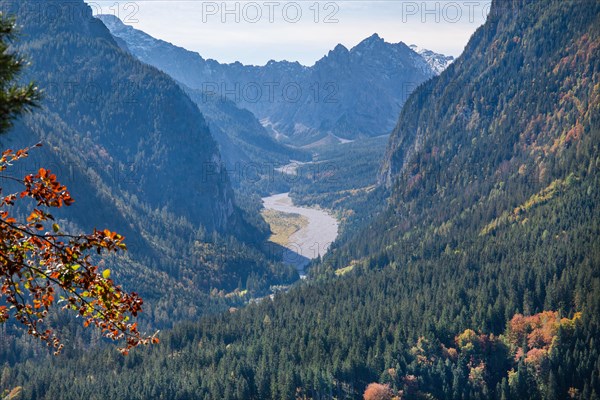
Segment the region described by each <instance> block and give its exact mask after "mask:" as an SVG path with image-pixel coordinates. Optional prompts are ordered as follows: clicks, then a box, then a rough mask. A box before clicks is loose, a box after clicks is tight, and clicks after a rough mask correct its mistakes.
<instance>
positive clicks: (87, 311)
mask: <svg viewBox="0 0 600 400" xmlns="http://www.w3.org/2000/svg"><path fill="white" fill-rule="evenodd" d="M14 29H15V25H14V21H13V20H12V19H8V18H6V17H4V16H3V15H2V14H1V13H0V133H5V132H6V131H7V130H8V129H9V128H10V127H11V126H12V122H13V120H14V119H15V118H16V117H18V116H19V115H21V114H23V113H24V112H27V111H30V110H31V109H32V108H33V107H35V106H36V104H37V101H38V100H39V98H40V93H39V90H38V89H37V87H36V86H35V85H34V84H33V83H30V84H27V85H25V86H21V85H19V84H18V83H16V79H17V77H18V75H19V73H20V71H21V70H22V68H23V66H24V65H25V61H24V60H23V59H22V58H20V57H18V56H17V55H15V54H14V53H12V52H11V51H10V42H11V41H12V39H13V38H14ZM39 146H40V145H36V146H34V147H39ZM29 152H30V149H29V148H25V149H21V150H17V151H13V150H6V151H4V152H3V153H2V155H1V156H0V174H2V175H1V176H0V177H1V178H3V179H4V180H7V181H11V182H13V183H15V184H17V185H18V186H19V187H20V189H18V190H17V191H16V192H14V193H4V190H5V188H3V187H0V323H5V322H7V321H9V320H10V319H11V318H14V319H15V320H16V321H18V322H20V323H22V324H23V325H24V326H25V327H26V328H27V330H28V333H29V334H31V335H32V336H35V337H38V338H40V339H41V340H43V341H45V342H46V343H48V345H51V346H53V347H54V348H55V350H56V352H57V353H58V352H60V350H61V349H62V348H63V345H62V344H61V343H60V340H59V338H58V337H56V335H55V334H54V333H53V331H52V330H51V329H48V328H46V329H44V327H43V326H44V321H45V319H46V317H47V316H48V313H49V312H50V310H51V309H52V308H53V307H55V306H60V307H62V309H65V310H70V311H72V312H74V313H75V314H76V315H78V316H79V317H81V318H82V319H83V321H84V322H83V324H84V326H86V327H87V326H89V325H93V326H96V327H97V328H99V329H100V331H101V332H102V334H103V336H105V337H106V338H109V339H112V340H119V341H124V342H125V344H124V345H123V346H122V347H121V348H120V350H121V352H123V353H124V354H127V352H128V351H129V350H130V349H131V348H133V347H135V346H138V345H140V344H149V343H157V342H158V338H156V335H154V336H144V335H142V334H141V333H140V332H139V331H138V328H137V324H136V323H135V322H132V321H131V318H132V317H136V316H137V315H138V313H140V312H141V311H142V304H143V301H142V299H141V298H140V297H139V296H138V295H137V294H136V293H134V292H132V293H127V292H126V291H124V290H123V289H122V287H120V286H117V285H116V284H115V283H114V282H113V280H112V279H111V278H110V270H108V269H104V270H100V269H99V267H98V266H97V264H95V263H94V259H93V258H92V254H94V253H96V256H95V257H96V258H98V256H100V255H102V254H107V253H108V254H110V253H116V252H119V251H125V250H126V246H125V243H124V238H123V236H121V235H119V234H117V233H115V232H112V231H110V230H94V232H93V233H91V234H82V235H70V234H67V233H65V232H63V231H62V230H61V228H60V226H59V225H58V224H57V223H56V222H55V219H54V217H53V216H52V214H51V212H50V210H52V209H58V208H61V207H65V206H70V205H71V204H72V203H73V202H74V200H73V199H72V198H71V195H70V194H69V191H68V190H67V188H66V187H65V186H64V185H62V184H61V183H60V182H59V181H58V180H57V177H56V176H55V175H54V174H52V173H51V171H48V170H46V169H44V168H40V169H39V170H38V171H37V173H35V174H29V175H27V176H25V177H24V178H22V179H21V178H18V177H14V176H11V175H7V174H6V173H7V171H8V170H9V169H10V167H11V166H12V165H13V164H14V163H15V162H18V161H19V160H22V159H24V158H26V157H28V156H29ZM17 202H20V204H19V205H20V208H19V211H22V210H23V209H27V210H30V211H28V216H27V218H26V220H25V221H19V220H18V218H17V217H16V215H17V213H16V212H13V211H14V209H15V205H16V204H17Z"/></svg>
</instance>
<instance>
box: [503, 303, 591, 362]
mask: <svg viewBox="0 0 600 400" xmlns="http://www.w3.org/2000/svg"><path fill="white" fill-rule="evenodd" d="M580 317H581V315H580V314H579V313H577V314H575V316H574V317H573V319H568V318H562V319H560V318H559V315H558V312H557V311H544V312H541V313H539V314H535V315H532V316H529V317H525V316H523V315H521V314H517V315H515V316H514V317H513V318H512V320H511V321H510V323H509V326H508V332H507V339H508V342H509V343H510V345H511V346H512V347H513V349H515V354H516V356H515V359H517V360H518V359H520V358H522V357H523V356H525V362H526V363H532V364H536V365H539V364H540V363H541V362H542V361H543V359H545V357H546V356H547V355H548V353H549V351H550V349H551V347H552V343H553V342H554V338H555V337H556V334H557V332H558V330H559V328H561V327H562V328H568V327H572V326H574V324H575V322H576V321H577V320H578V319H579V318H580ZM524 343H526V344H527V349H528V350H527V352H525V350H524V349H523V348H522V345H523V344H524Z"/></svg>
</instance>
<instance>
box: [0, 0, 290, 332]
mask: <svg viewBox="0 0 600 400" xmlns="http://www.w3.org/2000/svg"><path fill="white" fill-rule="evenodd" d="M1 5H2V6H3V10H5V11H6V12H8V13H9V14H12V15H14V16H15V18H16V21H17V24H18V26H19V30H20V33H19V36H18V37H17V39H16V40H15V42H14V49H15V51H18V52H19V53H20V54H23V55H24V56H25V57H26V58H27V59H28V60H29V61H30V65H29V66H28V67H27V68H26V69H25V75H24V77H23V79H24V80H27V81H29V80H34V81H35V82H37V85H38V86H39V87H40V88H41V90H42V92H43V99H42V101H41V107H40V108H39V109H37V110H35V112H34V113H32V114H31V115H29V116H26V117H25V118H23V119H22V120H21V121H20V123H18V124H17V126H16V127H15V129H14V130H13V131H11V132H9V133H8V134H6V135H3V136H2V137H0V143H1V145H2V148H13V149H16V148H21V147H24V146H26V145H32V144H35V143H37V142H41V143H42V144H43V147H42V148H41V149H36V151H34V152H32V154H31V157H30V159H29V161H28V164H25V166H24V167H23V166H20V168H22V170H21V172H22V173H23V175H25V173H26V172H30V170H33V169H35V168H37V167H40V166H44V167H45V168H48V169H50V170H52V171H53V172H54V173H56V174H57V175H58V177H59V179H61V181H62V182H64V183H65V184H66V185H67V186H68V187H69V189H70V190H71V193H72V195H73V198H74V199H75V204H74V205H73V206H72V207H71V208H70V209H69V210H68V211H67V212H65V213H59V214H58V215H57V216H58V217H59V218H60V219H61V224H62V225H64V226H71V227H73V230H75V231H79V230H91V229H93V228H99V229H104V228H107V227H110V228H111V229H113V230H116V231H118V232H119V233H121V234H123V235H124V236H125V237H126V243H127V244H128V246H129V252H128V254H127V256H125V258H120V259H110V260H107V262H108V263H111V264H115V268H113V269H114V272H115V274H116V275H115V276H116V277H117V278H118V279H119V280H120V281H121V282H124V283H125V286H126V287H131V288H133V287H135V288H136V290H137V291H139V292H140V293H141V294H142V295H143V296H144V297H145V298H146V300H147V302H146V311H147V312H146V313H145V314H144V318H146V319H147V320H148V321H153V322H155V323H157V324H158V325H159V326H162V325H171V324H172V323H173V322H175V321H177V320H178V319H182V318H189V317H193V316H197V315H201V314H204V313H206V312H213V311H215V310H216V309H219V310H222V309H226V307H224V301H223V299H219V298H216V297H214V296H212V298H211V296H209V293H210V292H211V290H214V292H215V293H218V292H219V291H221V290H223V291H224V293H227V292H231V291H233V290H235V289H238V288H239V289H240V290H242V289H245V288H246V283H247V281H248V279H250V281H251V282H252V283H253V285H252V286H253V288H254V289H255V290H258V291H263V292H264V291H265V290H267V289H268V287H269V285H270V284H272V283H277V284H278V283H283V282H290V281H292V280H294V279H295V272H294V271H292V270H287V269H286V268H284V267H281V266H280V265H279V264H278V263H276V262H275V261H273V260H270V259H269V258H270V257H271V254H269V252H268V251H265V250H264V249H262V246H263V241H264V240H265V239H266V237H267V232H266V231H265V230H259V229H257V228H255V227H253V226H252V225H251V224H249V223H248V222H246V221H245V220H244V218H243V217H242V213H241V212H240V210H239V209H238V207H237V205H236V204H235V199H234V196H233V191H232V189H231V185H230V180H229V177H228V175H227V173H226V171H222V168H223V163H222V162H221V158H220V155H219V152H218V149H217V145H216V143H215V141H214V140H213V138H212V137H211V134H210V131H209V129H208V126H207V124H206V122H205V120H204V118H203V116H202V114H201V113H200V112H199V111H198V108H197V107H196V105H195V104H194V103H193V102H192V101H191V100H190V99H189V97H188V96H187V95H186V94H185V93H184V91H183V90H182V89H181V88H180V87H179V86H178V85H177V83H176V82H174V81H173V80H172V79H171V78H170V77H168V76H167V75H165V74H164V73H162V72H159V71H158V70H156V69H155V68H153V67H150V66H147V65H144V64H142V63H140V62H139V61H138V60H137V59H135V58H134V57H132V56H131V55H129V54H127V53H126V52H124V51H123V50H121V49H120V48H119V47H118V46H117V44H116V43H115V41H114V40H113V38H112V36H111V35H110V32H109V31H108V30H107V29H106V27H104V25H103V24H102V23H101V22H100V21H98V20H97V19H95V18H93V17H92V12H91V9H90V8H89V7H88V6H87V5H86V4H85V3H84V2H83V1H72V2H61V1H56V2H37V1H21V2H1ZM50 6H51V7H52V8H51V11H52V12H49V11H48V9H47V7H50ZM225 249H227V250H225ZM157 282H161V284H157ZM236 299H237V297H236ZM239 301H240V300H236V301H235V302H236V303H237V302H239ZM213 303H214V304H213ZM183 304H185V305H186V306H185V307H184V308H182V307H181V306H182V305H183ZM211 304H213V305H211ZM216 305H218V307H217V306H216Z"/></svg>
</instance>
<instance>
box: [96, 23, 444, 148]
mask: <svg viewBox="0 0 600 400" xmlns="http://www.w3.org/2000/svg"><path fill="white" fill-rule="evenodd" d="M98 18H100V19H101V20H102V21H103V22H104V23H105V24H106V26H107V27H108V28H109V29H110V31H111V33H112V34H113V35H114V36H115V38H117V40H118V41H119V43H121V46H123V47H124V48H127V49H128V50H129V51H130V52H131V53H132V54H133V55H135V56H136V57H137V58H139V59H140V60H141V61H143V62H145V63H148V64H150V65H153V66H155V67H157V68H158V69H160V70H162V71H164V72H166V73H168V74H169V75H171V76H172V77H173V78H174V79H176V80H177V81H179V82H181V83H182V84H184V85H186V86H188V87H189V88H192V89H196V90H199V91H200V92H203V93H205V94H209V95H212V96H216V97H218V98H226V99H229V100H231V101H234V102H235V103H236V104H237V105H238V106H240V107H243V108H247V109H248V110H250V111H252V112H253V113H254V114H255V115H256V117H257V118H258V119H259V120H260V121H261V123H262V124H263V125H264V126H265V127H267V128H268V129H269V130H270V131H271V134H272V135H273V136H274V137H276V138H277V139H278V140H280V141H282V142H287V143H291V144H295V145H306V144H310V143H313V142H316V141H318V140H320V139H322V138H324V137H327V136H331V137H334V138H336V137H339V138H341V139H355V138H357V137H361V136H363V137H369V136H379V135H383V134H387V133H389V132H390V131H391V130H392V128H393V126H394V123H395V116H396V115H397V114H398V112H399V111H400V108H401V107H402V104H403V103H404V101H405V100H406V98H407V97H408V95H409V94H410V93H411V92H412V90H414V89H415V88H416V87H417V86H419V85H420V84H421V83H423V82H424V81H426V80H427V79H429V78H431V77H433V76H435V75H436V74H438V73H439V72H441V70H443V69H444V68H445V67H446V66H447V65H448V64H449V62H451V60H452V58H451V57H446V56H443V55H441V54H436V53H434V52H431V51H428V50H424V51H421V50H418V49H416V50H418V51H419V52H417V51H414V50H413V49H411V48H410V47H408V46H407V45H405V44H404V43H402V42H400V43H396V44H391V43H387V42H385V41H384V40H383V39H382V38H381V37H379V36H378V35H377V34H374V35H372V36H371V37H369V38H367V39H365V40H363V41H362V42H360V43H359V44H358V45H356V46H355V47H353V48H352V49H350V50H349V49H347V48H346V47H344V46H343V45H341V44H339V45H337V46H336V47H335V48H334V49H333V50H331V51H330V52H329V53H328V54H327V55H326V56H324V57H323V58H321V59H320V60H318V61H317V62H316V63H315V64H314V65H313V66H311V67H306V66H303V65H301V64H299V63H297V62H289V61H279V62H278V61H269V62H268V63H267V64H266V65H264V66H253V65H243V64H241V63H233V64H221V63H219V62H217V61H215V60H211V59H208V60H206V59H204V58H202V56H200V55H199V54H198V53H194V52H191V51H188V50H185V49H183V48H181V47H177V46H175V45H172V44H170V43H168V42H165V41H162V40H159V39H155V38H153V37H151V36H150V35H148V34H146V33H144V32H142V31H140V30H137V29H135V28H133V27H132V26H128V25H125V24H123V23H122V21H120V20H119V19H118V18H117V17H115V16H112V15H100V16H98ZM203 97H204V98H205V99H206V97H207V96H206V95H205V96H203ZM209 97H210V96H209ZM205 101H206V100H205ZM199 106H200V107H201V108H202V105H201V104H199Z"/></svg>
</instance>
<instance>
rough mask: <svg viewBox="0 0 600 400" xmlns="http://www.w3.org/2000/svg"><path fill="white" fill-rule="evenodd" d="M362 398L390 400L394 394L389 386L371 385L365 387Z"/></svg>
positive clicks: (367, 399) (366, 399)
mask: <svg viewBox="0 0 600 400" xmlns="http://www.w3.org/2000/svg"><path fill="white" fill-rule="evenodd" d="M363 397H364V399H365V400H392V398H393V397H394V392H393V391H392V389H391V388H390V385H382V384H380V383H371V384H369V386H367V389H366V390H365V393H364V395H363Z"/></svg>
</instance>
